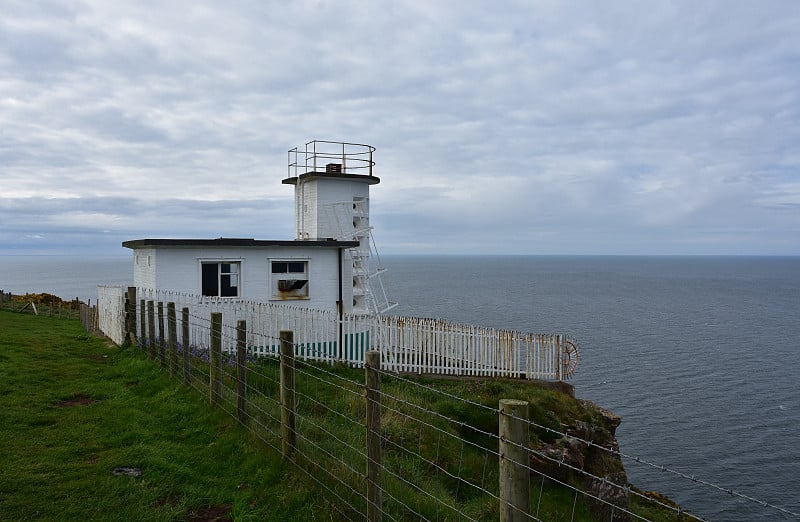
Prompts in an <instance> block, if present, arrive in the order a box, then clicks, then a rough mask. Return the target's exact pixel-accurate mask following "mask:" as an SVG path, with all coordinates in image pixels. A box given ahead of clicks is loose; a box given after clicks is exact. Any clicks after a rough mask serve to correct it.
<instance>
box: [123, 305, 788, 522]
mask: <svg viewBox="0 0 800 522" xmlns="http://www.w3.org/2000/svg"><path fill="white" fill-rule="evenodd" d="M137 305H138V303H137ZM148 314H149V311H148V310H145V313H144V314H142V313H141V310H139V309H137V311H136V317H137V320H138V323H137V332H141V333H142V335H144V337H143V336H141V335H140V336H139V338H138V346H139V348H140V349H141V350H142V351H143V353H144V354H146V355H147V356H149V357H151V358H153V359H154V362H160V361H170V362H168V363H166V365H165V363H164V362H161V364H162V366H163V367H165V368H167V369H169V370H170V372H171V373H172V374H174V375H175V376H176V377H177V378H181V376H183V371H182V370H181V369H176V368H172V367H171V365H172V364H174V361H175V360H177V361H178V363H179V364H181V361H183V356H184V353H186V360H187V362H188V379H186V381H187V382H186V383H187V385H189V386H190V387H192V388H193V389H194V390H196V391H197V393H200V394H203V395H205V396H207V397H209V400H210V401H211V402H213V403H215V404H216V405H217V406H218V407H220V408H221V409H222V410H223V411H225V412H227V413H228V414H230V415H231V416H232V417H233V418H234V419H236V420H237V421H238V422H240V423H242V424H243V425H245V426H246V427H247V428H248V429H249V430H250V431H251V432H253V433H254V434H255V435H256V436H257V437H258V439H260V440H261V441H262V442H263V443H265V445H266V446H268V447H270V448H271V449H272V450H274V451H278V452H280V451H283V447H282V445H283V439H282V437H283V433H282V418H281V408H282V404H281V399H280V387H281V382H280V367H279V359H278V355H279V354H280V349H279V348H278V346H279V345H280V342H281V339H280V338H279V337H278V336H276V335H274V334H273V333H272V331H271V330H270V331H269V332H267V333H264V332H260V331H255V330H253V329H251V328H249V324H248V329H247V331H246V336H245V339H246V346H247V351H246V353H247V357H246V359H245V360H238V359H237V357H236V353H237V349H236V348H237V341H238V337H237V334H238V332H237V329H236V326H235V325H234V324H233V323H230V322H224V321H223V324H222V328H221V333H220V335H219V338H220V342H221V361H220V365H221V373H220V379H219V381H218V382H219V384H218V388H215V387H214V386H212V385H211V382H210V371H211V357H210V350H211V346H212V333H211V322H212V321H211V319H210V314H209V316H203V315H201V314H200V313H196V312H193V313H190V314H189V324H188V329H189V332H190V337H191V339H192V342H191V343H188V344H186V345H184V344H183V343H182V342H181V331H182V327H183V325H182V321H181V319H180V316H179V317H178V320H177V322H176V328H177V334H178V335H177V337H178V339H179V344H178V346H176V350H177V352H178V357H177V359H174V358H170V357H163V356H162V354H164V353H165V352H164V350H168V347H166V343H165V341H164V340H165V339H167V337H168V336H167V333H168V332H165V331H163V327H161V326H160V325H161V322H160V321H158V320H157V319H156V318H155V317H154V316H153V317H150V316H149V315H148ZM140 318H143V319H144V322H142V321H141V319H140ZM263 321H264V320H263V318H261V319H259V320H258V321H257V323H259V324H261V323H263ZM151 323H154V324H152V325H151ZM164 324H168V323H167V322H166V321H165V322H164ZM151 328H154V329H155V330H156V332H155V333H154V334H152V330H151ZM153 344H155V346H153ZM265 346H269V347H275V349H272V348H270V350H268V353H266V354H263V353H262V352H261V351H260V350H259V347H265ZM292 346H293V349H294V352H295V353H304V354H305V355H308V356H309V357H306V358H303V357H297V358H296V359H295V366H294V374H295V378H294V379H295V380H294V393H295V395H294V397H295V404H292V405H291V407H292V409H293V410H294V413H295V415H296V424H295V435H296V439H295V446H294V448H293V454H292V461H293V462H294V464H296V468H297V469H298V470H300V471H301V472H302V473H304V474H305V475H306V476H308V477H309V478H311V479H312V480H313V482H314V483H315V484H316V485H317V486H318V487H320V488H321V490H323V491H324V492H325V494H326V495H327V496H328V499H329V505H330V506H331V508H332V509H334V510H335V511H336V512H337V513H338V514H339V515H340V516H341V517H342V518H345V519H356V520H362V519H366V517H367V511H368V508H369V497H368V495H367V490H366V481H365V479H364V473H365V469H366V468H367V465H368V464H369V457H368V454H367V450H366V447H367V446H366V438H367V437H366V435H367V427H366V421H365V411H366V409H367V404H366V400H365V392H366V385H365V380H364V376H363V373H359V372H358V371H355V370H353V369H352V368H350V365H349V364H347V361H344V362H345V364H344V365H341V367H339V366H338V365H337V363H336V362H335V360H334V359H331V360H323V361H321V362H320V361H313V360H312V357H310V355H312V354H313V349H311V348H309V346H308V343H305V342H295V343H293V344H292ZM304 350H305V351H304ZM241 366H243V367H244V370H245V371H244V376H245V377H244V380H240V378H239V370H240V367H241ZM377 371H378V372H379V373H380V377H381V380H382V389H381V392H380V395H379V396H380V407H381V409H382V413H381V428H380V441H381V449H382V460H381V462H380V466H381V470H382V480H381V487H382V491H383V502H382V504H381V506H379V507H380V508H381V511H382V514H383V517H384V519H385V520H494V519H496V517H497V512H498V510H499V509H500V508H501V504H502V503H504V502H505V501H504V500H503V499H502V498H501V494H500V491H499V486H498V475H499V467H498V462H499V461H500V459H501V458H502V456H501V454H500V452H499V446H500V444H501V443H506V444H508V443H509V441H501V439H500V436H499V434H498V432H497V430H496V427H497V416H498V415H499V413H500V412H499V409H498V408H497V407H496V406H487V405H485V404H481V403H480V402H477V401H475V400H471V399H468V398H465V397H461V396H459V395H457V394H454V393H450V392H447V391H444V390H441V389H438V388H436V387H434V386H431V385H430V384H426V383H422V382H419V381H418V380H416V379H411V378H408V377H404V376H401V375H398V374H396V373H394V372H389V371H386V370H377ZM240 388H243V389H244V390H245V392H246V408H245V411H244V418H242V417H241V415H242V412H241V410H240V408H239V403H238V400H239V389H240ZM452 412H455V414H452ZM484 417H485V418H494V419H495V421H494V424H493V427H492V426H489V425H487V424H486V423H481V422H475V421H474V418H484ZM465 418H466V420H465ZM516 420H519V421H521V422H525V423H527V424H528V425H529V426H530V428H531V430H532V431H534V430H535V431H536V432H538V433H547V434H549V435H550V436H552V438H555V439H563V440H564V441H568V442H575V443H578V444H580V445H582V446H584V447H585V449H586V450H587V451H588V450H590V449H591V450H595V449H596V450H598V451H601V452H603V453H605V454H606V455H608V456H609V457H612V458H618V459H622V460H624V461H626V462H628V463H631V464H635V465H645V466H649V467H652V468H655V469H659V470H660V471H664V472H669V473H670V474H672V475H674V476H676V477H678V478H681V479H687V480H691V481H693V482H694V483H697V484H699V485H701V486H706V487H711V488H713V489H716V490H719V491H722V492H724V493H726V494H728V495H729V496H733V497H738V498H741V499H744V500H748V501H752V502H757V503H758V504H760V505H762V506H763V507H765V508H767V509H769V510H771V512H773V513H775V514H781V515H785V516H793V517H798V516H799V515H798V514H797V513H793V512H791V511H789V510H786V509H784V508H781V507H779V506H774V505H771V504H769V503H766V502H763V501H760V500H757V499H754V498H752V497H750V496H747V495H744V494H740V493H737V492H735V491H732V490H730V489H728V488H723V487H720V486H717V485H715V484H713V483H711V482H709V481H705V480H700V479H697V478H695V477H694V476H691V475H687V474H685V473H682V472H678V471H675V470H672V469H670V468H668V467H665V466H658V465H656V464H654V463H652V462H649V461H647V460H645V459H641V458H638V457H634V456H631V455H627V454H625V453H623V452H621V451H619V449H618V448H616V447H606V446H603V445H601V444H597V443H595V442H593V441H591V440H587V439H585V438H581V437H578V436H576V435H575V434H572V433H569V432H568V431H567V430H564V429H563V428H562V429H561V430H558V429H554V428H553V427H551V426H546V425H544V424H542V423H540V422H537V420H535V419H532V420H529V419H516ZM512 444H513V442H512ZM520 446H521V447H522V448H523V449H524V450H525V455H527V457H526V459H525V461H524V462H512V463H513V464H515V465H517V466H520V467H522V468H524V469H525V470H527V472H528V474H529V475H530V477H531V494H530V495H531V499H530V500H531V502H530V505H531V509H530V511H529V512H525V513H522V515H524V518H526V519H530V520H552V519H559V520H571V521H572V520H625V519H628V520H661V519H662V518H661V517H662V516H668V517H672V518H671V519H672V520H701V519H700V518H699V517H698V516H696V515H693V514H691V513H687V512H686V511H684V510H683V509H681V508H680V507H678V506H675V505H672V504H669V503H667V502H664V501H662V500H661V499H659V498H657V497H653V496H651V495H648V494H647V493H644V492H641V491H639V490H637V489H636V488H633V487H631V486H630V485H629V484H628V483H627V482H625V483H619V481H615V480H614V478H613V477H610V476H604V475H602V474H597V473H596V472H590V471H589V470H587V469H585V467H584V466H583V465H575V464H574V463H570V462H568V461H566V460H564V459H563V458H562V459H559V458H555V457H553V456H552V455H550V454H548V453H546V452H545V451H543V450H542V448H541V447H538V446H537V445H536V444H529V443H526V444H522V445H520ZM541 461H546V462H547V464H548V466H545V467H544V468H543V467H541V466H539V465H537V464H534V462H541ZM553 469H556V470H559V471H558V472H557V473H556V472H552V470H553ZM620 498H624V499H625V502H619V501H618V500H617V499H620ZM628 499H636V501H637V502H636V505H634V504H633V503H632V502H628ZM643 505H644V506H645V508H641V506H643ZM654 513H655V514H654Z"/></svg>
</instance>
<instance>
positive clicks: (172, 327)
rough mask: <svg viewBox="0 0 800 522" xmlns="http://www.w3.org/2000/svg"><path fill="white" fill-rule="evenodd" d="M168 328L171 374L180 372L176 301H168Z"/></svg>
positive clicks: (173, 375) (171, 375)
mask: <svg viewBox="0 0 800 522" xmlns="http://www.w3.org/2000/svg"><path fill="white" fill-rule="evenodd" d="M167 330H168V331H169V375H170V377H175V374H176V373H177V372H178V321H177V318H176V317H175V303H173V302H171V301H170V302H169V303H167Z"/></svg>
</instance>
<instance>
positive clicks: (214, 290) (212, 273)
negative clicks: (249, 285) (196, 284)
mask: <svg viewBox="0 0 800 522" xmlns="http://www.w3.org/2000/svg"><path fill="white" fill-rule="evenodd" d="M240 269H241V263H240V262H238V261H236V262H219V263H217V262H214V263H209V262H203V263H202V286H203V295H204V296H208V297H239V286H240V284H239V283H240V280H239V277H240V276H239V274H240V273H241V270H240Z"/></svg>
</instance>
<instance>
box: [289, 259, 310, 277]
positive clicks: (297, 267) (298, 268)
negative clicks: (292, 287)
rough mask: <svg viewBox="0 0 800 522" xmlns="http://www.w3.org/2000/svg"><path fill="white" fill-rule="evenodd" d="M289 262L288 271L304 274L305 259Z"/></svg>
mask: <svg viewBox="0 0 800 522" xmlns="http://www.w3.org/2000/svg"><path fill="white" fill-rule="evenodd" d="M287 264H288V265H289V267H288V271H289V272H291V273H293V274H304V273H305V271H306V264H305V262H303V261H300V262H294V263H287Z"/></svg>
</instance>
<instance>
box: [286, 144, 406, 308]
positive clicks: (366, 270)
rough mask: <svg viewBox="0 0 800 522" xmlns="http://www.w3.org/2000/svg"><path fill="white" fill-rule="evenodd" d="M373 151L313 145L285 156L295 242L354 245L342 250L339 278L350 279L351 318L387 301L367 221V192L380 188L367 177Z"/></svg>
mask: <svg viewBox="0 0 800 522" xmlns="http://www.w3.org/2000/svg"><path fill="white" fill-rule="evenodd" d="M374 152H375V147H373V146H372V145H364V144H359V143H346V142H335V141H321V140H314V141H309V142H308V143H306V144H305V147H303V148H302V149H301V148H300V147H295V148H294V149H291V150H290V151H289V153H288V176H287V177H286V179H284V180H283V183H284V184H286V185H294V205H295V238H296V239H298V240H325V239H336V240H343V241H345V240H346V241H358V244H359V246H358V247H356V248H351V249H349V250H347V251H346V252H347V253H346V254H345V258H346V259H343V264H342V265H343V266H342V277H348V278H352V281H353V299H352V303H350V304H349V306H348V303H343V304H344V307H345V311H348V312H352V313H357V314H358V313H361V314H369V313H383V312H386V311H387V310H389V309H391V308H393V307H394V306H396V303H391V302H389V300H388V298H387V295H386V291H385V288H384V286H383V282H382V280H381V273H382V272H383V271H384V270H383V268H382V267H381V266H380V265H381V264H380V258H379V257H378V252H377V249H376V248H375V241H374V239H373V237H372V227H371V226H370V222H369V187H370V186H371V185H377V184H378V183H380V179H379V178H378V177H376V176H375V175H374V174H373V167H374V166H375V162H374V161H373V153H374Z"/></svg>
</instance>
